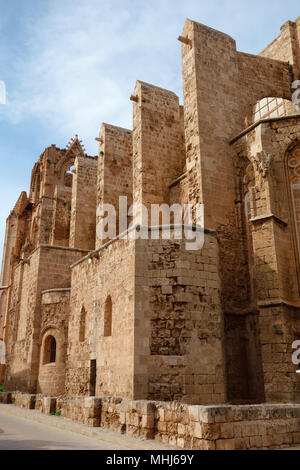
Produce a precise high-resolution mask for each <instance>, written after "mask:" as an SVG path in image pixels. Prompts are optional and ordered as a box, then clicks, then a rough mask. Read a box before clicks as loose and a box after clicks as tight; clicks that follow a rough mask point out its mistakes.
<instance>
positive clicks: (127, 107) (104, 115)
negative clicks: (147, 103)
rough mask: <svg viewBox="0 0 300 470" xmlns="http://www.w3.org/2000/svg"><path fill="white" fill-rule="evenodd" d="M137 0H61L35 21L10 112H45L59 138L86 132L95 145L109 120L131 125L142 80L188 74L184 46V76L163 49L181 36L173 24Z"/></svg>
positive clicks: (16, 65)
mask: <svg viewBox="0 0 300 470" xmlns="http://www.w3.org/2000/svg"><path fill="white" fill-rule="evenodd" d="M134 4H135V6H136V2H132V7H131V8H130V7H129V6H128V5H129V2H124V4H123V3H121V2H116V1H96V0H88V1H85V2H78V1H77V2H76V1H75V2H70V1H67V2H65V1H64V2H61V1H57V0H54V1H52V2H51V3H50V4H49V5H51V8H48V10H47V11H46V12H45V13H42V14H41V16H40V18H39V21H38V22H33V21H32V20H30V21H29V20H28V19H27V22H26V24H25V32H24V37H25V38H26V42H25V44H24V50H23V53H22V55H21V56H18V57H17V58H15V59H14V62H13V72H14V76H15V77H19V79H18V80H17V81H15V82H14V87H13V88H12V89H10V90H9V93H8V97H7V98H8V101H7V106H6V107H5V108H3V109H2V110H1V111H0V112H2V117H3V116H4V117H5V118H7V119H9V120H10V121H11V122H12V123H18V122H20V121H21V120H23V119H24V118H26V119H30V118H32V117H35V118H38V119H40V120H43V121H44V122H45V123H47V125H48V126H50V127H52V128H53V129H54V130H55V131H56V132H57V135H58V138H59V137H61V136H67V137H69V136H71V135H73V134H74V133H79V134H80V135H81V136H83V137H84V142H85V144H86V147H87V149H88V150H89V149H90V148H92V149H93V150H94V149H95V145H93V144H92V142H93V138H94V137H95V136H96V135H97V133H98V130H99V128H100V124H101V122H102V121H112V123H113V124H119V125H123V126H130V127H131V104H130V102H129V95H130V93H131V91H132V90H133V88H134V82H135V79H138V78H140V79H144V80H147V77H145V75H146V73H147V71H148V70H149V72H150V73H149V75H150V79H151V78H152V77H153V76H154V75H155V73H156V74H157V75H158V76H159V75H160V73H161V72H162V73H163V77H164V78H163V81H164V82H165V83H169V84H170V85H175V87H176V86H177V85H178V83H176V80H177V82H178V80H179V78H180V55H179V46H178V60H179V63H178V76H177V77H176V80H174V71H172V63H173V61H172V60H171V59H170V60H169V66H168V64H166V62H165V60H164V57H165V55H164V52H163V50H162V49H163V48H164V47H165V48H166V41H172V42H174V43H175V44H176V37H175V38H174V37H173V35H171V37H170V36H169V37H168V33H167V29H168V28H167V27H165V28H164V31H162V29H161V28H159V29H158V30H157V31H156V27H157V26H158V27H159V22H158V19H159V18H158V15H157V12H156V11H155V10H153V7H152V9H151V8H150V9H149V8H145V7H143V8H142V9H140V10H138V9H136V8H134ZM122 5H123V6H122ZM162 6H163V5H162ZM116 12H117V13H116ZM160 13H161V10H160ZM166 37H167V40H166ZM166 53H167V48H166V50H165V54H166ZM162 61H163V62H162ZM155 62H156V63H155ZM160 70H161V72H160ZM154 71H155V73H154ZM140 74H142V75H143V76H140ZM171 82H172V83H171ZM173 89H174V87H173Z"/></svg>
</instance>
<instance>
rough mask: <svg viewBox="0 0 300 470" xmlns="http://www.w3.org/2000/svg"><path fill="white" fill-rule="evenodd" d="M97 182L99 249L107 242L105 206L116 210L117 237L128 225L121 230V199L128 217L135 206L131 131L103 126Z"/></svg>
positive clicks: (97, 240)
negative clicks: (109, 205)
mask: <svg viewBox="0 0 300 470" xmlns="http://www.w3.org/2000/svg"><path fill="white" fill-rule="evenodd" d="M99 139H100V145H99V150H100V153H99V161H98V182H97V234H96V248H100V247H101V246H102V244H103V243H104V242H105V241H108V240H107V239H106V238H103V236H102V231H101V221H102V219H103V217H106V216H107V214H105V213H104V214H102V215H101V210H102V211H103V208H104V204H112V205H113V206H114V208H115V215H116V231H115V234H114V236H117V235H119V233H121V232H124V231H125V230H126V229H127V225H126V226H125V227H124V226H123V227H122V226H119V197H120V196H123V197H127V202H124V205H123V206H122V208H121V211H122V215H125V219H124V221H125V224H126V223H128V224H129V222H130V219H129V218H127V214H128V209H129V208H130V206H131V205H132V191H133V189H132V185H133V182H132V132H131V131H129V130H128V129H122V128H120V127H115V126H111V125H108V124H102V127H101V130H100V137H99Z"/></svg>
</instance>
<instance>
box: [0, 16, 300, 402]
mask: <svg viewBox="0 0 300 470" xmlns="http://www.w3.org/2000/svg"><path fill="white" fill-rule="evenodd" d="M178 39H179V41H180V42H181V47H182V71H183V91H184V105H183V106H182V105H180V104H179V99H178V97H177V96H176V95H175V94H174V93H173V92H171V91H168V90H164V89H161V88H158V87H156V86H153V85H149V84H147V83H144V82H141V81H137V82H136V85H135V89H134V91H133V94H132V96H131V100H132V104H133V128H132V130H129V129H123V128H119V127H115V126H112V125H108V124H102V126H101V129H100V135H99V137H98V138H97V140H98V142H99V154H98V156H97V157H93V156H89V155H87V154H86V153H85V150H84V148H83V146H82V144H81V142H80V141H79V139H78V137H77V136H75V138H74V139H72V140H71V142H70V144H69V145H68V147H67V148H65V149H60V148H57V147H56V146H55V145H51V146H50V147H48V148H46V149H45V151H44V152H43V153H42V155H41V156H40V157H39V159H38V161H37V163H36V164H35V166H34V168H33V170H32V177H31V185H30V190H29V193H28V194H27V193H26V192H22V193H21V195H20V197H19V199H18V201H17V203H16V205H15V207H14V208H13V210H12V211H11V213H10V215H9V217H8V219H7V228H6V237H5V245H4V254H3V262H2V275H1V287H0V337H1V336H2V337H3V340H4V342H5V345H6V367H5V371H4V367H3V366H2V371H3V381H4V383H5V389H6V390H11V391H14V390H18V391H21V392H26V393H31V394H35V393H36V394H44V395H48V396H55V397H58V396H61V395H64V396H72V397H80V396H96V397H100V398H101V397H107V396H109V397H121V398H122V399H128V400H154V401H177V402H180V403H182V404H194V405H220V404H225V403H233V404H251V403H277V404H278V403H299V402H300V376H299V375H297V374H296V369H297V366H296V365H294V364H293V362H292V354H293V349H292V344H293V342H294V341H295V340H300V294H299V289H300V265H299V257H300V114H299V113H300V111H299V109H298V108H297V106H296V105H294V104H293V102H292V95H293V93H294V91H295V89H293V87H292V85H293V83H294V82H295V80H300V18H298V19H297V20H296V21H295V22H291V21H288V22H287V23H285V24H284V25H283V26H282V28H281V31H280V34H279V36H278V37H277V38H276V39H275V40H274V41H273V42H272V43H271V44H270V45H269V46H267V47H266V48H265V49H264V51H263V52H261V53H260V54H259V55H251V54H247V53H244V52H240V51H238V50H237V48H236V43H235V41H234V40H233V39H232V38H231V37H229V36H228V35H226V34H224V33H222V32H219V31H215V30H213V29H211V28H209V27H207V26H204V25H202V24H199V23H196V22H194V21H191V20H187V21H186V23H185V25H184V29H183V32H182V35H181V36H180V37H179V38H178ZM119 196H126V197H127V204H128V207H129V206H131V205H132V204H133V203H136V204H144V205H145V206H146V207H149V208H150V205H151V204H163V203H166V204H169V205H172V204H174V203H179V204H181V205H182V206H184V204H187V203H190V204H192V205H196V204H197V203H203V204H204V211H205V219H204V225H205V242H204V246H203V248H202V249H201V250H198V251H192V250H190V251H189V250H186V248H185V240H181V241H180V240H177V239H175V237H174V229H173V226H171V237H170V239H168V240H166V239H162V237H160V238H158V239H156V240H152V239H150V238H149V239H148V240H147V239H142V238H140V239H137V240H134V239H130V238H123V237H120V236H119V235H120V233H117V234H116V237H115V238H114V239H113V240H109V241H107V240H103V239H101V237H100V236H99V231H98V230H97V227H98V225H99V224H100V223H101V217H100V216H99V215H98V214H99V212H98V211H97V208H99V207H100V208H101V206H103V204H108V203H110V204H113V205H115V207H116V211H118V200H119ZM133 222H134V220H133ZM119 232H120V230H119Z"/></svg>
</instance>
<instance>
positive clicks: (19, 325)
mask: <svg viewBox="0 0 300 470" xmlns="http://www.w3.org/2000/svg"><path fill="white" fill-rule="evenodd" d="M83 254H84V251H81V250H76V249H69V248H59V247H51V246H40V247H39V248H38V249H36V250H35V251H34V252H33V253H32V255H31V256H30V257H29V258H28V260H26V262H23V263H21V264H19V266H18V267H17V268H16V272H15V276H14V284H13V286H12V297H11V302H10V305H9V318H8V322H9V328H8V338H7V354H8V359H7V361H8V368H7V376H6V387H7V388H8V389H16V390H23V391H30V392H32V391H35V390H36V386H37V376H38V369H39V362H40V346H41V338H40V334H41V322H42V313H41V310H42V304H41V293H42V291H44V290H46V289H54V288H66V287H70V283H71V273H70V265H71V264H72V263H73V262H75V261H77V260H78V259H79V258H81V257H82V256H83Z"/></svg>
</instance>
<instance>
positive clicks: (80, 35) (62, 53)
mask: <svg viewBox="0 0 300 470" xmlns="http://www.w3.org/2000/svg"><path fill="white" fill-rule="evenodd" d="M299 15H300V5H299V0H285V1H283V0H252V1H251V2H249V1H248V0H247V1H246V0H222V1H220V0H209V1H208V0H147V1H146V0H81V1H79V0H26V1H20V0H10V1H9V2H8V1H7V0H0V80H3V81H4V82H5V84H6V88H7V104H6V105H1V104H0V201H1V202H0V257H1V251H2V244H3V238H4V230H5V219H6V217H7V215H8V214H9V211H10V210H11V208H12V207H13V205H14V203H15V201H16V200H17V198H18V196H19V194H20V192H21V191H22V190H26V191H27V190H28V188H29V182H30V173H31V168H32V166H33V164H34V162H35V161H36V160H37V159H38V158H39V155H40V154H41V153H42V152H43V150H44V148H45V147H47V146H49V145H51V144H56V145H57V146H58V147H61V148H64V147H65V146H66V144H67V142H68V140H69V138H70V137H72V136H74V134H75V133H77V134H79V136H80V138H82V139H83V142H84V144H85V147H86V149H87V152H88V153H89V154H91V155H96V153H97V144H96V142H95V141H94V137H95V136H97V135H98V132H99V128H100V125H101V122H108V123H111V124H115V125H120V126H123V127H129V128H131V127H132V125H131V123H132V115H131V111H132V103H131V102H130V101H129V96H130V95H131V93H132V91H133V88H134V85H135V81H136V80H137V79H139V80H143V81H146V82H149V83H153V84H155V85H158V86H161V87H163V88H167V89H170V90H172V91H174V92H176V93H177V94H178V95H179V96H180V97H182V92H181V55H180V43H179V42H178V41H177V40H176V38H177V37H178V35H179V34H181V31H182V28H183V25H184V21H185V19H186V18H191V19H193V20H196V21H199V22H200V23H204V24H207V25H208V26H211V27H213V28H215V29H218V30H221V31H224V32H225V33H227V34H229V35H231V36H232V37H234V38H235V39H236V41H237V48H238V49H239V50H241V51H244V52H249V53H254V54H256V53H258V52H260V51H261V50H262V49H263V48H264V47H265V46H266V45H267V44H268V43H269V42H271V41H272V40H273V39H274V38H275V37H276V36H277V35H278V34H279V32H280V26H281V25H282V24H283V23H284V22H285V21H287V20H288V19H290V20H295V19H296V18H297V17H298V16H299Z"/></svg>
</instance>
